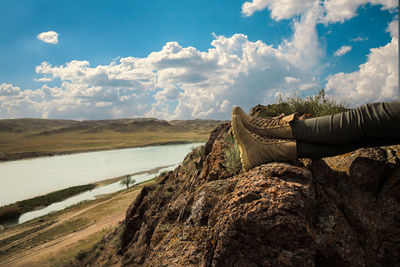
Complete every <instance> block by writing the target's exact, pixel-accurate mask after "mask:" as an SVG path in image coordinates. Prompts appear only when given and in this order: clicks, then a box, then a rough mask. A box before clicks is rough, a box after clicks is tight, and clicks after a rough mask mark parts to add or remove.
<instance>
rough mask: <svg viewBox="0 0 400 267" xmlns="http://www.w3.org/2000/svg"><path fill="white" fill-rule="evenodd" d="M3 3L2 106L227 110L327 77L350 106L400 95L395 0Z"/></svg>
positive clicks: (175, 114) (193, 114)
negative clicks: (399, 90) (399, 93)
mask: <svg viewBox="0 0 400 267" xmlns="http://www.w3.org/2000/svg"><path fill="white" fill-rule="evenodd" d="M282 2H285V3H282ZM371 2H373V3H371ZM0 10H1V13H2V16H0V23H1V25H4V26H3V27H1V28H0V118H21V117H38V118H68V119H103V118H119V117H157V118H162V119H177V118H179V119H189V118H215V119H228V118H229V116H230V111H231V109H232V107H233V106H234V105H240V106H242V107H243V108H244V109H247V110H249V109H250V107H252V106H254V105H257V104H268V103H273V102H274V101H276V99H277V96H279V95H282V96H290V95H296V94H297V95H301V96H306V95H312V94H313V93H316V92H317V91H318V90H319V89H320V88H326V90H327V92H328V95H330V96H333V97H335V98H338V99H343V100H346V101H347V102H349V103H350V104H352V105H353V106H357V105H360V104H363V103H366V102H372V101H390V100H393V99H396V98H398V2H397V1H394V0H374V1H368V0H357V1H350V0H349V1H348V2H346V1H339V0H330V1H321V0H293V1H279V0H253V1H245V0H243V1H230V0H226V1H222V0H221V1H206V0H201V1H200V0H198V1H197V0H196V1H187V0H186V1H175V0H171V1H161V0H158V1H152V0H148V1H134V0H114V1H110V0H108V1H106V0H93V1H89V0H87V1H48V0H36V1H27V0H18V1H16V0H2V1H1V2H0Z"/></svg>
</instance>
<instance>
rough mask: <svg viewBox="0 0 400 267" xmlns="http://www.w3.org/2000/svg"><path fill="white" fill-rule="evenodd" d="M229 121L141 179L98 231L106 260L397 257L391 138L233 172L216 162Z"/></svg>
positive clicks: (172, 262) (195, 262)
mask: <svg viewBox="0 0 400 267" xmlns="http://www.w3.org/2000/svg"><path fill="white" fill-rule="evenodd" d="M229 128H230V126H229V123H226V124H221V125H220V126H218V127H217V128H216V130H214V131H213V133H212V134H211V137H210V140H209V141H208V142H207V144H206V145H205V148H204V152H203V154H202V155H200V156H199V155H196V153H191V154H189V155H188V156H187V157H186V158H185V160H184V162H183V163H182V165H181V166H180V167H178V168H177V169H176V170H174V171H173V172H170V173H168V174H165V175H164V176H162V177H159V178H158V179H157V181H156V182H155V184H154V185H152V186H148V187H144V188H143V190H142V192H141V193H140V195H139V196H138V197H137V199H136V200H135V201H134V203H133V204H132V205H131V207H130V208H129V209H128V211H127V216H126V220H125V223H124V224H123V225H122V226H121V227H120V228H119V229H118V230H117V231H115V232H114V233H113V234H110V235H107V237H106V238H105V241H104V242H105V243H106V251H110V249H109V248H112V247H115V246H116V245H115V244H116V241H115V240H116V238H117V239H118V240H119V247H118V246H117V247H118V251H119V254H120V255H116V256H115V257H113V258H112V259H113V264H115V265H117V266H118V265H129V266H400V193H399V192H400V164H399V154H400V153H398V151H399V149H398V147H399V146H391V147H382V148H370V149H360V150H357V151H354V152H351V153H348V154H345V155H340V156H337V157H331V158H325V159H320V160H310V159H300V160H298V161H296V162H293V165H291V164H285V163H270V164H266V165H262V166H259V167H256V168H253V169H251V170H250V171H248V172H242V173H240V174H238V175H236V176H233V177H232V176H231V174H230V173H229V172H228V171H227V170H226V169H225V167H224V160H225V159H224V151H225V150H226V149H227V148H228V147H229V144H228V143H227V142H226V134H227V133H228V132H229ZM388 151H389V152H388ZM294 165H296V166H294ZM117 243H118V242H117ZM87 259H88V262H87V264H89V265H96V264H100V263H102V262H104V261H105V260H106V259H107V257H106V255H100V256H99V255H98V254H96V255H92V256H90V255H89V256H88V257H87Z"/></svg>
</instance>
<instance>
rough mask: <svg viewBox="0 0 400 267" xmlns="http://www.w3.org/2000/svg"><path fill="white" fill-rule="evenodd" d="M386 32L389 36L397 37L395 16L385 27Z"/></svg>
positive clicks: (397, 23)
mask: <svg viewBox="0 0 400 267" xmlns="http://www.w3.org/2000/svg"><path fill="white" fill-rule="evenodd" d="M386 32H388V33H390V36H391V37H392V38H393V37H395V38H399V20H398V18H397V17H396V18H395V20H393V21H392V22H390V23H389V25H388V27H387V28H386Z"/></svg>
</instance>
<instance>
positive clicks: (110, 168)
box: [0, 143, 203, 206]
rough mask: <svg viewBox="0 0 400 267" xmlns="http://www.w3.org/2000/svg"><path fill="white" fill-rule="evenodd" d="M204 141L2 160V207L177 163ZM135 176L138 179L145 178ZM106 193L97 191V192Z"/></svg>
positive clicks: (0, 204)
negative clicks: (77, 186) (73, 187)
mask: <svg viewBox="0 0 400 267" xmlns="http://www.w3.org/2000/svg"><path fill="white" fill-rule="evenodd" d="M202 144H203V143H195V144H183V145H166V146H152V147H143V148H130V149H119V150H109V151H99V152H90V153H80V154H72V155H64V156H54V157H43V158H36V159H27V160H18V161H10V162H3V163H0V206H3V205H6V204H10V203H14V202H16V201H19V200H23V199H27V198H31V197H34V196H38V195H43V194H46V193H49V192H52V191H55V190H60V189H63V188H67V187H70V186H75V185H82V184H88V183H92V182H97V181H101V180H104V179H108V178H113V177H118V176H121V175H125V174H132V173H136V172H140V171H146V170H152V169H154V168H156V167H160V166H171V165H176V164H179V163H180V162H182V160H183V159H184V157H185V156H186V154H187V153H189V152H190V151H191V148H192V147H195V146H199V145H202ZM153 177H154V174H153V175H148V177H147V179H151V178H153ZM134 178H135V179H136V180H137V182H141V181H143V180H141V179H138V177H134ZM110 186H111V185H110ZM121 189H122V188H121ZM93 191H95V190H92V192H93ZM114 192H115V191H114ZM104 193H105V192H97V193H96V191H95V194H104ZM94 196H95V195H94Z"/></svg>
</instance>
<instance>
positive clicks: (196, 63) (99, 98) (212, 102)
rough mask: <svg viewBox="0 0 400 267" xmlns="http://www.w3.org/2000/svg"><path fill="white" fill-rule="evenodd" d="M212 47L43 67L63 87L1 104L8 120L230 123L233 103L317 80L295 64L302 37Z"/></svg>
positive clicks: (232, 40)
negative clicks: (216, 120) (144, 119)
mask: <svg viewBox="0 0 400 267" xmlns="http://www.w3.org/2000/svg"><path fill="white" fill-rule="evenodd" d="M298 23H299V24H301V23H303V22H302V21H299V22H298ZM211 46H212V48H210V49H208V50H207V51H205V52H202V51H199V50H197V49H196V48H194V47H182V46H180V45H179V44H178V43H177V42H168V43H166V44H165V45H164V47H163V48H162V49H161V50H160V51H155V52H152V53H150V54H149V55H148V56H147V57H143V58H135V57H125V58H120V59H118V60H114V61H112V62H111V63H110V64H108V65H97V66H91V65H90V63H89V62H88V61H85V60H83V61H79V60H73V61H70V62H67V63H65V64H63V65H59V66H53V65H52V64H50V63H48V62H42V63H41V64H40V65H39V66H37V67H36V72H37V74H40V75H44V76H45V77H43V78H39V79H37V80H38V81H45V80H54V79H59V80H60V81H61V84H60V86H59V87H48V86H46V85H44V86H42V87H41V88H39V89H37V90H34V91H30V90H25V91H22V92H21V95H20V96H19V97H18V98H15V99H11V98H7V99H3V101H2V102H1V103H0V105H2V106H3V107H5V106H7V107H6V108H4V110H7V112H8V114H9V116H10V117H11V116H14V117H15V116H24V115H23V114H27V113H26V112H30V113H29V114H34V115H35V116H38V117H45V118H75V119H76V118H112V117H119V116H124V117H132V116H139V117H141V116H155V117H159V118H164V119H175V118H219V119H227V118H229V116H230V110H231V108H232V106H233V105H240V106H242V107H244V108H245V109H249V108H250V107H251V106H253V105H255V104H258V103H260V102H271V101H273V100H274V95H275V93H276V92H278V91H282V90H295V89H294V87H295V85H296V84H298V83H307V82H310V80H311V79H310V78H309V77H308V74H307V73H306V72H304V68H303V66H301V65H299V63H298V62H296V60H295V58H297V57H298V56H300V57H301V56H302V55H301V54H300V55H298V54H296V53H295V52H294V51H296V49H299V46H298V44H296V38H294V39H293V40H290V41H285V42H284V43H283V44H282V45H281V46H279V47H273V46H271V45H267V44H265V43H263V42H261V41H256V42H251V41H249V40H248V38H247V36H246V35H243V34H235V35H233V36H231V37H225V36H216V35H215V39H214V40H213V41H212V43H211ZM9 86H12V85H9ZM32 116H33V115H32Z"/></svg>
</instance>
